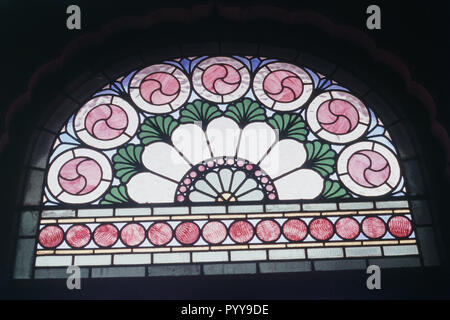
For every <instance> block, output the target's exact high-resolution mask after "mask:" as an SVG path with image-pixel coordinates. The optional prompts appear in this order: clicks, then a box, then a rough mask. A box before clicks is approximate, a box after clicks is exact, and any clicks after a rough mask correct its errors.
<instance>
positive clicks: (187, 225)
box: [175, 222, 200, 244]
mask: <svg viewBox="0 0 450 320" xmlns="http://www.w3.org/2000/svg"><path fill="white" fill-rule="evenodd" d="M175 237H176V238H177V240H178V242H180V243H182V244H193V243H195V242H197V240H198V238H199V237H200V229H199V227H198V226H197V225H196V224H195V223H193V222H183V223H180V224H179V225H178V226H177V228H176V229H175Z"/></svg>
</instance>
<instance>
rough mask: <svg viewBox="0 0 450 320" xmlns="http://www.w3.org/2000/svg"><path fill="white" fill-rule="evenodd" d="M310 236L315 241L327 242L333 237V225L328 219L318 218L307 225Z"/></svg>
mask: <svg viewBox="0 0 450 320" xmlns="http://www.w3.org/2000/svg"><path fill="white" fill-rule="evenodd" d="M309 230H310V233H311V235H312V236H313V237H314V238H315V239H317V240H328V239H330V238H331V236H332V235H333V233H334V231H333V224H332V223H331V222H330V220H328V219H324V218H320V219H315V220H313V221H311V223H310V224H309Z"/></svg>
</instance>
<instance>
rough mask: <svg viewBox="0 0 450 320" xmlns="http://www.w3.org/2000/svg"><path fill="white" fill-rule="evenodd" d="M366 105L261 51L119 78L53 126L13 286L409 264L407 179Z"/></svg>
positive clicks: (306, 69) (415, 258) (178, 62)
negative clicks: (69, 272) (75, 270)
mask: <svg viewBox="0 0 450 320" xmlns="http://www.w3.org/2000/svg"><path fill="white" fill-rule="evenodd" d="M377 108H378V106H377V104H376V103H374V102H373V101H369V100H367V101H366V99H365V97H364V96H363V95H360V94H358V93H355V92H352V90H349V89H348V88H346V87H345V86H343V85H342V84H341V83H340V82H339V81H335V79H334V78H333V77H332V76H331V77H330V76H329V75H326V74H322V73H320V72H319V71H317V70H315V69H314V67H311V66H309V65H301V64H294V63H292V62H287V61H285V60H283V59H277V58H272V57H270V56H269V57H261V56H243V55H219V56H212V55H211V56H208V55H201V56H189V57H179V58H175V59H168V60H161V61H160V62H159V63H154V64H151V65H146V66H143V67H141V68H138V69H134V70H129V71H127V72H125V73H123V74H122V76H120V77H118V78H116V79H115V80H114V81H111V82H109V83H104V84H102V85H101V88H100V89H98V90H97V91H95V93H94V94H92V95H91V96H89V97H87V98H85V99H84V101H83V102H82V103H81V104H80V105H79V106H77V107H76V108H75V110H74V112H73V114H71V115H70V116H69V118H68V119H67V120H66V121H64V123H60V124H59V125H57V124H55V123H53V124H52V125H53V126H55V128H57V130H58V132H57V134H56V136H55V139H53V141H51V147H50V148H49V149H50V151H49V153H48V154H46V155H40V156H38V157H37V158H36V159H35V164H36V166H37V167H39V166H40V167H41V168H42V170H40V171H36V172H35V173H33V174H35V175H36V176H39V177H40V179H41V181H42V187H40V186H39V184H38V183H37V184H35V185H34V186H32V187H29V188H28V189H27V190H26V192H25V196H24V203H23V205H24V206H23V213H22V226H23V227H22V229H21V230H25V231H24V234H23V236H24V237H23V238H21V239H19V246H18V250H19V255H18V257H19V258H18V259H17V260H16V273H15V276H16V278H30V277H31V278H33V277H34V278H52V277H59V276H61V274H64V272H65V269H64V268H63V267H67V266H70V265H78V266H81V267H82V270H83V272H85V274H86V276H91V277H115V276H119V277H120V276H125V274H126V276H146V275H177V274H193V275H195V274H200V273H201V272H202V273H204V274H222V273H225V274H227V273H255V272H261V273H267V272H293V271H294V272H295V271H304V270H313V269H314V270H321V269H327V268H328V269H333V268H335V269H363V268H365V267H366V266H367V265H368V264H377V261H379V263H380V264H383V261H384V262H386V261H391V262H389V263H391V264H392V263H394V264H397V265H398V266H419V265H420V264H421V258H420V257H421V252H420V250H419V247H418V245H417V232H416V228H415V221H414V218H413V215H412V214H411V210H412V209H413V208H412V207H411V200H412V198H411V196H410V192H409V185H408V181H407V179H406V178H405V174H404V169H403V164H402V161H401V160H400V157H399V151H398V149H397V147H396V145H395V143H394V142H393V141H395V137H394V139H393V137H392V134H391V133H390V132H389V130H387V129H386V127H385V124H384V123H383V122H382V121H381V120H380V118H379V116H378V114H377V112H376V110H377ZM380 109H381V108H380ZM380 109H378V110H380ZM32 178H33V177H32ZM36 186H38V187H36ZM37 189H40V190H37ZM31 221H35V224H34V227H33V228H34V229H33V230H28V229H30V228H28V229H27V226H29V225H31ZM30 234H32V235H33V237H29V235H30ZM20 251H24V252H28V258H27V259H28V260H27V261H28V264H27V263H25V262H24V261H25V260H24V259H25V258H22V257H23V256H24V255H23V253H22V256H21V255H20ZM25 257H26V255H25ZM393 257H394V258H395V257H401V259H398V260H395V259H394V260H392V259H391V258H393ZM405 257H406V259H405ZM386 258H389V259H391V260H389V259H388V260H386ZM29 261H31V263H29ZM392 261H394V262H392ZM395 261H396V262H395ZM243 262H245V263H243ZM250 262H251V263H253V264H249V263H250ZM257 265H258V268H257V267H256V266H257ZM312 265H314V268H313V267H312ZM239 268H243V269H242V270H240V269H239ZM245 268H247V269H248V270H247V269H245ZM244 269H245V270H244Z"/></svg>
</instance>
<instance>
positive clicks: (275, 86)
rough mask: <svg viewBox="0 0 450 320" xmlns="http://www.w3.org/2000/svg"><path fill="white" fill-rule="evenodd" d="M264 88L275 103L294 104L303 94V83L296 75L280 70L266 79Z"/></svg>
mask: <svg viewBox="0 0 450 320" xmlns="http://www.w3.org/2000/svg"><path fill="white" fill-rule="evenodd" d="M263 88H264V90H265V91H266V94H267V95H268V96H269V97H270V98H272V99H273V100H275V101H279V102H292V101H294V100H295V99H297V98H298V97H300V95H301V94H302V92H303V82H302V80H301V79H300V78H299V77H298V76H297V75H296V74H295V73H292V72H290V71H285V70H278V71H274V72H271V73H270V74H269V75H268V76H267V77H266V78H265V79H264V84H263Z"/></svg>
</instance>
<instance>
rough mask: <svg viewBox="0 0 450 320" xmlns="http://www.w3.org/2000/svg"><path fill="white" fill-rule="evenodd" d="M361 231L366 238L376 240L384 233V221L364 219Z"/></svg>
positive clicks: (374, 218) (375, 218) (371, 218)
mask: <svg viewBox="0 0 450 320" xmlns="http://www.w3.org/2000/svg"><path fill="white" fill-rule="evenodd" d="M362 230H363V233H364V234H365V235H366V236H367V237H368V238H372V239H377V238H380V237H382V236H383V235H384V234H385V233H386V225H385V224H384V221H383V220H382V219H380V218H378V217H369V218H366V219H364V221H363V223H362Z"/></svg>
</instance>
